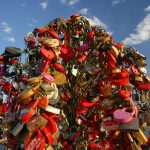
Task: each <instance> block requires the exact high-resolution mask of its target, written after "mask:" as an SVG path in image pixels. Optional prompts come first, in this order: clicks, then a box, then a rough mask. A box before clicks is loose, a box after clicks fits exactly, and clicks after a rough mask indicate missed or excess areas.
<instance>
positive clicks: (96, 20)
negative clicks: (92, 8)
mask: <svg viewBox="0 0 150 150" xmlns="http://www.w3.org/2000/svg"><path fill="white" fill-rule="evenodd" d="M87 19H88V20H89V22H90V24H91V25H92V26H100V27H102V28H104V29H107V28H108V26H107V25H106V24H105V23H103V22H102V21H101V20H100V19H99V18H97V17H95V16H93V17H92V18H87Z"/></svg>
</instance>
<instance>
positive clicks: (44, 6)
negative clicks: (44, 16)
mask: <svg viewBox="0 0 150 150" xmlns="http://www.w3.org/2000/svg"><path fill="white" fill-rule="evenodd" d="M40 6H41V8H42V9H46V8H47V6H48V1H45V2H42V3H40Z"/></svg>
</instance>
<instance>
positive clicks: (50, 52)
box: [40, 44, 55, 61]
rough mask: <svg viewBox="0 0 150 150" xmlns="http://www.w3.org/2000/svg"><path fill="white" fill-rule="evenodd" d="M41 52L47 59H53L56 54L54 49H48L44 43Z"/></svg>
mask: <svg viewBox="0 0 150 150" xmlns="http://www.w3.org/2000/svg"><path fill="white" fill-rule="evenodd" d="M40 54H41V56H42V57H43V58H44V59H45V60H46V61H51V60H52V59H53V58H54V56H55V55H54V52H53V50H52V49H46V48H45V47H44V45H43V44H42V45H41V49H40Z"/></svg>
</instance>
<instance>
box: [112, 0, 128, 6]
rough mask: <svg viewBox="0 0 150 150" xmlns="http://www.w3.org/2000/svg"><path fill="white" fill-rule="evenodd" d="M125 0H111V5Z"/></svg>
mask: <svg viewBox="0 0 150 150" xmlns="http://www.w3.org/2000/svg"><path fill="white" fill-rule="evenodd" d="M125 1H126V0H113V1H112V5H113V6H114V5H117V4H119V3H122V2H125Z"/></svg>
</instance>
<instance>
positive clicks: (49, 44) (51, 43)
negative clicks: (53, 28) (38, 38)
mask: <svg viewBox="0 0 150 150" xmlns="http://www.w3.org/2000/svg"><path fill="white" fill-rule="evenodd" d="M43 43H44V44H45V45H46V46H47V47H51V48H55V47H57V46H59V41H58V40H57V39H52V38H48V39H45V40H44V41H43Z"/></svg>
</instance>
